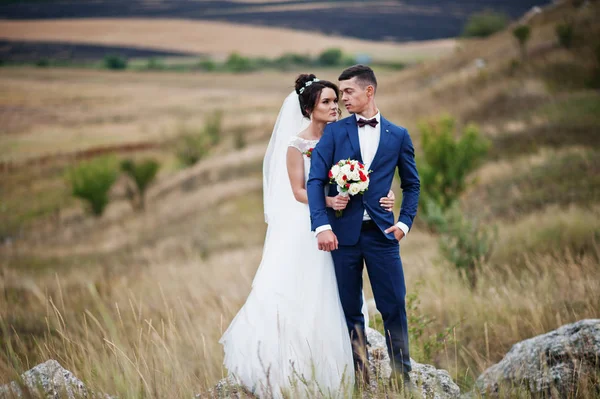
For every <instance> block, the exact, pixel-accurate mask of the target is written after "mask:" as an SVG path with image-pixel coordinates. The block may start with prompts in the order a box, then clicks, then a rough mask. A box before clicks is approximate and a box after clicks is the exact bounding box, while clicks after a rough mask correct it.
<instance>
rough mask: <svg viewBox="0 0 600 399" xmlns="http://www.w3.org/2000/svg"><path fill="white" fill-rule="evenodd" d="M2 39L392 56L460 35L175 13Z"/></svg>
mask: <svg viewBox="0 0 600 399" xmlns="http://www.w3.org/2000/svg"><path fill="white" fill-rule="evenodd" d="M0 39H4V40H16V41H38V42H39V41H48V42H68V43H81V44H99V45H104V46H121V47H134V48H145V49H155V50H163V51H176V52H184V53H192V54H210V55H213V56H215V57H217V58H219V57H220V58H224V57H226V56H228V55H229V54H231V53H232V52H239V53H241V54H244V55H248V56H255V57H258V56H264V57H276V56H279V55H282V54H284V53H290V52H292V53H296V54H310V55H316V54H319V53H320V52H322V51H323V50H325V49H328V48H332V47H337V48H340V49H342V50H343V51H344V52H346V53H348V54H369V55H371V56H372V57H374V58H375V59H379V60H388V61H390V60H396V61H400V60H404V61H411V60H412V61H414V60H418V59H427V58H432V57H438V56H440V55H443V54H447V53H448V52H450V51H452V50H453V48H454V46H455V41H454V40H436V41H431V42H415V43H406V44H398V43H380V42H372V41H367V40H360V39H351V38H342V37H335V36H325V35H323V34H318V33H308V32H301V31H295V30H290V29H283V28H267V27H254V26H243V25H236V24H232V23H225V22H211V21H188V20H170V19H127V20H123V19H99V18H95V19H64V20H62V19H61V20H44V21H0Z"/></svg>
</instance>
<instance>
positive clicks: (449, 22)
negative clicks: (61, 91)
mask: <svg viewBox="0 0 600 399" xmlns="http://www.w3.org/2000/svg"><path fill="white" fill-rule="evenodd" d="M548 3H550V1H548V0H541V1H535V0H503V1H494V0H483V1H469V0H458V1H452V2H449V1H440V0H419V1H415V0H409V1H406V0H405V1H393V0H388V1H368V2H365V1H332V2H320V1H314V0H309V1H302V2H298V1H295V2H287V1H286V2H278V3H275V4H274V3H273V2H271V1H262V2H259V1H252V2H247V1H241V2H237V1H228V2H218V1H190V0H176V1H165V0H155V1H147V0H131V1H125V2H124V1H118V0H101V1H94V2H82V1H77V0H67V1H61V2H49V1H39V0H38V1H33V2H23V1H20V2H14V3H13V2H9V3H8V4H3V5H0V17H4V18H7V19H55V18H124V17H126V18H177V19H194V20H210V21H223V22H232V23H239V24H245V25H254V26H270V27H280V28H292V29H296V30H304V31H310V32H321V33H324V34H326V35H334V36H337V35H341V36H349V37H355V38H360V39H369V40H392V41H412V40H432V39H440V38H448V37H455V36H457V35H459V34H460V33H461V31H462V27H463V25H464V22H465V20H466V18H467V17H468V16H469V15H470V14H471V13H473V12H476V11H481V10H485V9H490V8H491V9H494V10H496V11H502V12H505V13H507V14H508V15H510V16H512V17H517V16H520V15H522V14H523V13H525V12H526V11H527V10H528V9H530V8H531V7H532V6H540V5H544V4H548Z"/></svg>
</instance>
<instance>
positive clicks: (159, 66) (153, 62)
mask: <svg viewBox="0 0 600 399" xmlns="http://www.w3.org/2000/svg"><path fill="white" fill-rule="evenodd" d="M146 69H149V70H154V71H162V70H164V69H166V66H165V64H164V63H163V62H162V61H161V60H159V59H156V58H154V57H152V58H150V59H149V60H148V62H147V63H146Z"/></svg>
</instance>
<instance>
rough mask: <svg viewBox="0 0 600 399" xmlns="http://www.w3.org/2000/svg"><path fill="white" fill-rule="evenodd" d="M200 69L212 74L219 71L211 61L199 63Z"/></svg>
mask: <svg viewBox="0 0 600 399" xmlns="http://www.w3.org/2000/svg"><path fill="white" fill-rule="evenodd" d="M198 68H200V69H201V70H203V71H206V72H212V71H214V70H216V69H217V64H215V62H214V61H213V60H211V59H206V60H201V61H199V62H198Z"/></svg>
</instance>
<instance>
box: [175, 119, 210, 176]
mask: <svg viewBox="0 0 600 399" xmlns="http://www.w3.org/2000/svg"><path fill="white" fill-rule="evenodd" d="M181 130H182V133H181V134H180V136H179V139H178V140H177V143H176V145H175V156H176V157H177V159H178V160H179V162H180V163H181V165H183V166H184V167H187V166H192V165H194V164H195V163H196V162H198V161H199V160H201V159H202V158H204V157H205V156H206V154H208V150H209V149H210V142H209V140H208V138H207V137H206V136H205V135H204V133H203V131H202V130H198V131H194V130H193V129H189V128H182V129H181Z"/></svg>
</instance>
